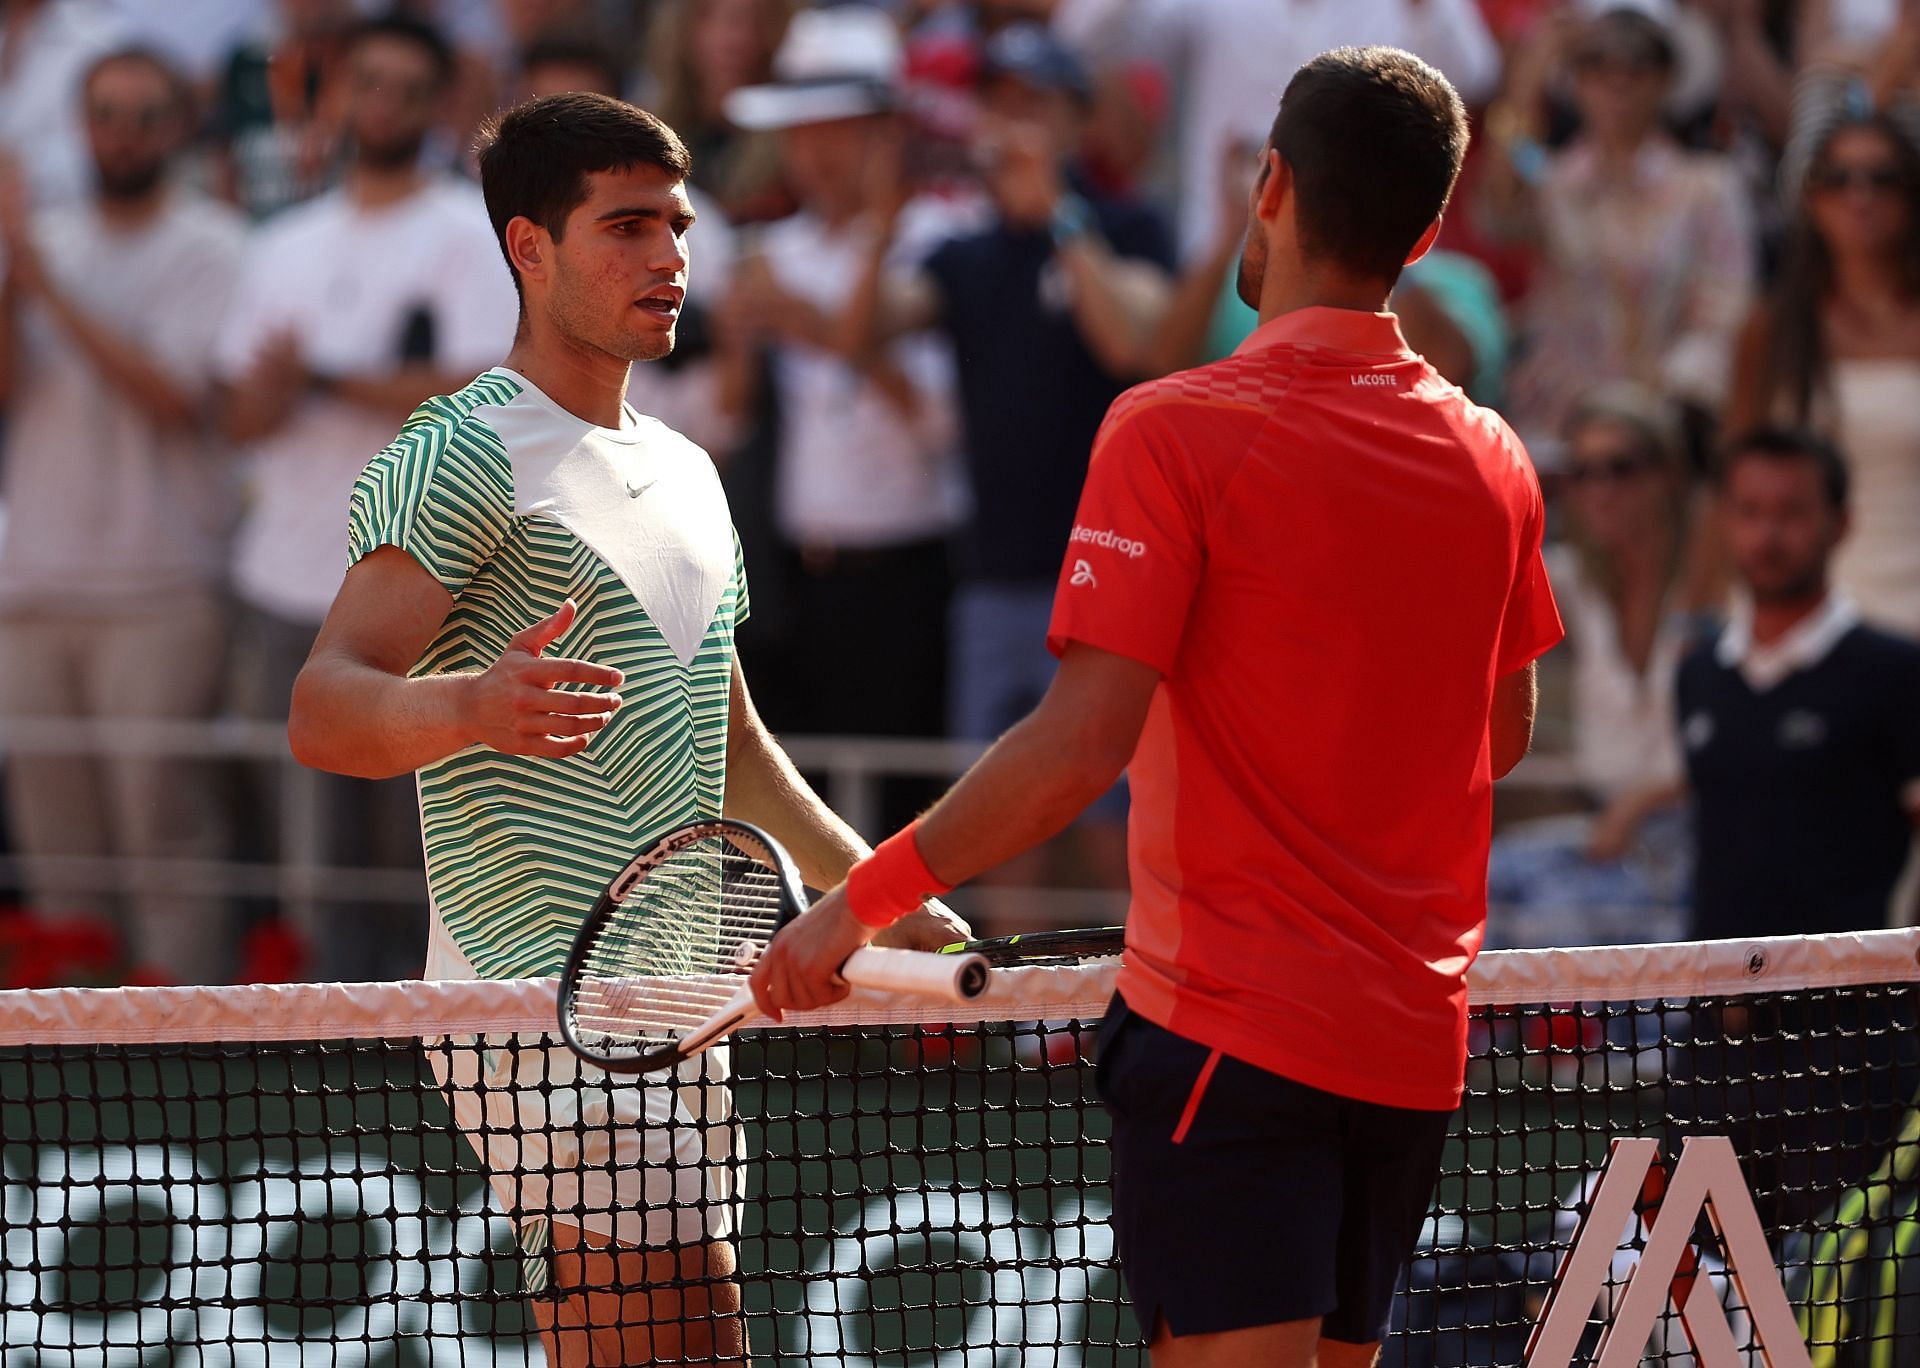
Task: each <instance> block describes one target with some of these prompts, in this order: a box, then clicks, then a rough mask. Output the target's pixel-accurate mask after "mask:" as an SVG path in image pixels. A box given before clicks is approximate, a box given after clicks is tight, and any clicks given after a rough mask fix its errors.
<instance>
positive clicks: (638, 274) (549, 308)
mask: <svg viewBox="0 0 1920 1368" xmlns="http://www.w3.org/2000/svg"><path fill="white" fill-rule="evenodd" d="M587 186H588V191H587V199H586V202H585V203H584V204H581V205H580V206H578V207H577V208H576V209H574V211H573V212H572V213H571V214H569V215H568V216H567V221H566V225H565V229H564V231H563V232H562V233H561V235H560V237H559V238H558V239H557V240H556V239H554V238H552V237H550V236H548V235H547V233H546V232H545V231H544V230H542V229H540V228H539V227H537V226H535V225H531V224H529V223H528V221H527V220H525V219H516V220H514V223H515V225H523V226H524V227H523V231H530V232H531V234H532V235H533V242H532V246H533V249H534V253H535V256H536V257H537V260H536V261H535V262H533V263H532V264H531V265H526V264H523V265H522V268H521V269H522V280H523V287H524V289H525V290H526V301H527V309H528V312H529V313H534V312H536V311H544V313H545V315H546V317H547V319H548V321H549V322H550V323H551V324H552V325H553V327H554V329H555V330H556V331H557V332H558V333H559V334H560V335H561V336H562V337H563V338H565V339H566V340H568V341H569V342H571V343H574V344H577V345H579V346H583V347H587V348H590V349H592V350H594V351H597V352H601V353H604V354H606V355H609V356H615V357H619V358H620V359H622V360H626V361H654V360H658V359H659V358H660V357H663V356H665V355H667V354H668V353H669V352H671V351H672V350H673V342H674V329H675V327H676V326H677V325H678V323H679V321H680V307H681V304H682V303H683V302H684V301H685V298H686V292H687V267H688V253H687V231H688V230H689V229H690V228H691V227H692V226H693V206H692V204H691V203H689V202H688V199H687V188H686V184H685V183H684V182H683V181H680V180H678V179H676V178H675V177H674V175H673V173H672V172H670V171H665V170H662V169H661V168H660V167H657V166H646V165H640V166H632V167H628V168H627V169H625V170H623V171H602V172H597V173H595V174H593V175H591V176H589V177H587Z"/></svg>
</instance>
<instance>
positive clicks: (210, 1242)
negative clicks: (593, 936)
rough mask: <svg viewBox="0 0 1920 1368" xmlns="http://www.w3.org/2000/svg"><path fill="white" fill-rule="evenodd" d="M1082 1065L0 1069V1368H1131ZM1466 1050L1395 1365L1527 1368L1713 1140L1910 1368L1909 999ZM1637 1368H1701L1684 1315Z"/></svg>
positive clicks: (361, 1058)
mask: <svg viewBox="0 0 1920 1368" xmlns="http://www.w3.org/2000/svg"><path fill="white" fill-rule="evenodd" d="M1087 972H1090V973H1091V972H1096V971H1092V970H1089V971H1087ZM233 991H234V992H236V993H244V992H246V991H248V990H233ZM1093 1036H1094V1027H1093V1024H1092V1023H1091V1022H1045V1023H1042V1022H1036V1021H1005V1022H990V1023H986V1024H982V1025H968V1026H938V1025H932V1026H875V1027H857V1028H833V1029H827V1030H821V1029H816V1030H810V1031H797V1032H788V1031H768V1032H761V1033H755V1034H751V1035H746V1036H742V1037H741V1038H740V1039H739V1040H738V1041H737V1042H736V1043H735V1044H734V1046H733V1047H732V1050H731V1057H730V1060H729V1061H728V1064H729V1066H730V1077H728V1078H725V1079H722V1078H721V1077H720V1076H719V1071H718V1069H717V1068H710V1069H709V1070H708V1071H707V1072H706V1073H705V1074H704V1075H703V1076H701V1077H698V1078H696V1077H694V1076H693V1075H691V1074H689V1075H687V1076H684V1077H682V1078H681V1079H679V1080H677V1081H676V1083H675V1084H674V1085H672V1086H671V1087H668V1088H664V1089H656V1090H654V1091H653V1092H651V1093H647V1092H644V1091H637V1090H633V1089H628V1088H624V1087H616V1088H612V1089H609V1088H607V1087H605V1086H602V1085H601V1084H600V1083H599V1082H597V1081H595V1080H589V1081H587V1082H585V1083H583V1082H582V1081H580V1079H579V1077H578V1074H577V1069H576V1066H574V1065H573V1064H572V1063H571V1056H569V1055H566V1054H565V1053H564V1052H563V1051H559V1050H557V1049H555V1048H554V1044H553V1041H552V1040H551V1039H540V1038H537V1037H534V1036H531V1035H522V1036H514V1037H505V1036H501V1037H487V1038H484V1039H482V1038H477V1037H471V1036H465V1037H453V1038H431V1037H429V1038H417V1039H411V1040H386V1041H324V1042H319V1043H300V1044H283V1043H247V1042H239V1043H235V1042H226V1043H219V1042H207V1043H188V1044H166V1045H87V1046H62V1047H58V1048H49V1047H40V1046H18V1047H9V1048H5V1049H4V1050H0V1139H3V1140H4V1149H3V1150H0V1180H3V1182H4V1188H3V1189H0V1306H3V1307H4V1309H3V1310H0V1368H26V1366H27V1365H43V1364H44V1365H58V1366H60V1368H65V1366H66V1365H83V1364H84V1365H106V1364H112V1365H118V1364H127V1365H136V1364H137V1365H142V1366H143V1368H144V1366H145V1365H157V1364H183V1365H184V1364H195V1365H200V1364H206V1365H226V1364H254V1363H263V1364H264V1363H271V1364H274V1365H280V1364H303V1363H326V1364H342V1365H361V1364H366V1365H416V1364H442V1363H445V1364H456V1363H457V1364H490V1363H522V1362H531V1363H540V1362H543V1361H545V1360H544V1358H543V1348H542V1338H543V1335H545V1336H546V1337H548V1338H549V1340H550V1342H552V1343H553V1344H554V1345H555V1346H556V1347H557V1348H558V1350H559V1352H560V1353H561V1355H562V1361H564V1362H567V1363H569V1364H572V1363H582V1364H584V1363H606V1364H617V1363H630V1362H642V1363H644V1362H648V1361H688V1362H717V1363H737V1362H741V1361H743V1359H744V1358H745V1356H746V1355H747V1354H750V1355H751V1360H752V1362H754V1363H758V1364H767V1363H792V1364H802V1363H811V1364H857V1365H867V1364H890V1365H899V1364H909V1365H920V1364H926V1365H932V1364H941V1365H946V1364H954V1365H963V1366H965V1368H975V1366H976V1365H977V1366H978V1368H1001V1366H1002V1365H1016V1364H1017V1365H1030V1364H1040V1365H1058V1366H1060V1368H1065V1365H1105V1364H1121V1363H1128V1364H1131V1363H1140V1362H1143V1361H1144V1359H1145V1355H1144V1352H1143V1351H1142V1350H1141V1349H1140V1347H1139V1332H1138V1327H1137V1326H1136V1324H1135V1323H1134V1320H1133V1318H1132V1316H1131V1314H1130V1312H1129V1311H1128V1309H1127V1307H1126V1302H1125V1295H1124V1285H1123V1282H1122V1279H1121V1275H1120V1272H1119V1269H1118V1265H1117V1260H1116V1257H1115V1251H1114V1247H1113V1239H1112V1235H1111V1230H1110V1224H1109V1220H1108V1215H1109V1212H1110V1210H1111V1201H1112V1197H1111V1191H1110V1188H1109V1173H1110V1170H1109V1163H1108V1157H1107V1154H1106V1151H1105V1148H1104V1145H1103V1138H1104V1136H1105V1135H1106V1133H1107V1123H1106V1118H1105V1115H1104V1113H1103V1112H1102V1110H1101V1108H1100V1105H1099V1103H1098V1101H1097V1100H1096V1098H1095V1096H1094V1079H1093V1066H1092V1063H1091V1059H1092V1053H1093ZM1471 1050H1472V1058H1471V1062H1470V1064H1469V1072H1468V1083H1469V1096H1468V1100H1467V1102H1466V1104H1465V1105H1464V1106H1463V1107H1462V1109H1461V1111H1460V1112H1459V1114H1458V1115H1457V1117H1456V1118H1455V1124H1454V1135H1453V1138H1452V1140H1451V1141H1450V1142H1449V1145H1448V1149H1447V1154H1446V1160H1445V1163H1444V1168H1443V1173H1442V1176H1441V1180H1440V1183H1439V1186H1438V1188H1437V1190H1436V1193H1435V1198H1434V1207H1433V1212H1432V1216H1431V1219H1430V1220H1429V1222H1428V1224H1427V1227H1426V1229H1425V1231H1424V1233H1423V1237H1422V1242H1421V1248H1420V1250H1419V1252H1418V1254H1417V1255H1416V1257H1415V1259H1414V1261H1413V1263H1412V1265H1411V1266H1410V1268H1409V1270H1408V1273H1407V1276H1406V1280H1405V1284H1404V1286H1403V1289H1402V1292H1401V1295H1400V1296H1399V1297H1398V1299H1397V1301H1396V1307H1395V1312H1394V1320H1393V1332H1392V1335H1391V1337H1390V1339H1389V1341H1388V1343H1387V1345H1386V1349H1385V1354H1384V1362H1385V1363H1387V1364H1390V1365H1469V1364H1471V1365H1487V1364H1510V1363H1511V1364H1517V1363H1521V1362H1522V1361H1523V1360H1524V1356H1525V1350H1526V1345H1527V1338H1528V1334H1529V1332H1530V1330H1531V1329H1532V1327H1533V1325H1534V1322H1535V1320H1536V1319H1537V1316H1538V1312H1539V1309H1540V1306H1541V1304H1542V1301H1543V1299H1544V1297H1545V1295H1546V1292H1547V1290H1548V1288H1549V1286H1550V1285H1551V1281H1552V1277H1553V1273H1554V1268H1555V1265H1556V1263H1557V1261H1558V1259H1559V1257H1560V1256H1561V1254H1562V1253H1563V1251H1564V1250H1565V1248H1566V1245H1567V1243H1568V1241H1569V1240H1570V1239H1571V1238H1572V1234H1573V1231H1574V1229H1575V1226H1576V1225H1577V1221H1578V1216H1579V1213H1580V1209H1581V1207H1582V1204H1583V1203H1584V1202H1585V1201H1586V1200H1587V1199H1588V1197H1589V1196H1590V1194H1591V1191H1592V1188H1593V1184H1594V1182H1595V1179H1596V1175H1597V1174H1598V1172H1599V1169H1600V1166H1601V1164H1602V1162H1603V1161H1604V1160H1605V1158H1606V1155H1607V1147H1608V1144H1609V1142H1610V1141H1611V1140H1612V1139H1614V1138H1618V1137H1627V1136H1640V1137H1648V1138H1651V1139H1654V1140H1657V1141H1658V1142H1659V1143H1660V1146H1661V1151H1662V1153H1663V1154H1664V1155H1666V1157H1667V1160H1668V1163H1669V1164H1671V1163H1672V1162H1673V1161H1674V1160H1675V1159H1676V1158H1677V1156H1678V1154H1679V1152H1680V1147H1681V1144H1682V1142H1683V1140H1684V1139H1685V1138H1686V1137H1688V1136H1699V1135H1715V1136H1726V1137H1729V1138H1730V1139H1731V1140H1732V1142H1733V1144H1734V1146H1735V1149H1736V1151H1737V1153H1738V1156H1739V1160H1740V1163H1741V1166H1742V1169H1743V1171H1744V1174H1745V1177H1746V1179H1747V1181H1748V1184H1749V1185H1750V1187H1751V1190H1752V1198H1753V1201H1754V1203H1755V1206H1756V1208H1757V1210H1758V1214H1759V1217H1760V1221H1761V1223H1762V1226H1763V1227H1764V1230H1765V1232H1766V1236H1767V1240H1768V1242H1769V1245H1770V1252H1771V1254H1772V1257H1773V1259H1774V1260H1775V1262H1776V1264H1777V1266H1778V1269H1779V1273H1778V1275H1777V1276H1779V1277H1781V1278H1782V1279H1783V1280H1784V1285H1785V1289H1786V1292H1787V1295H1788V1298H1789V1300H1790V1301H1791V1303H1792V1306H1793V1309H1794V1312H1795V1315H1796V1317H1797V1319H1798V1322H1799V1328H1800V1330H1801V1331H1802V1333H1803V1334H1804V1335H1805V1337H1806V1339H1807V1340H1808V1342H1809V1345H1810V1352H1811V1358H1812V1362H1813V1364H1814V1365H1816V1368H1829V1366H1831V1368H1840V1366H1841V1365H1859V1368H1899V1365H1909V1364H1920V1120H1916V1113H1915V1112H1914V1111H1913V1110H1912V1104H1913V1102H1914V1099H1915V1097H1916V1094H1920V1034H1917V1033H1916V1029H1915V1001H1914V990H1913V989H1912V988H1911V987H1910V986H1907V985H1896V984H1866V985H1858V986H1849V987H1840V988H1817V989H1798V990H1776V991H1768V992H1765V993H1755V994H1742V995H1738V996H1729V997H1697V998H1692V999H1671V1000H1663V1001H1642V1002H1614V1003H1607V1004H1588V1005H1574V1004H1557V1005H1553V1004H1544V1003H1543V1004H1530V1005H1521V1006H1501V1007H1479V1008H1476V1009H1475V1010H1474V1013H1473V1018H1472V1028H1471ZM443 1080H446V1081H448V1082H450V1083H451V1084H452V1085H453V1087H452V1090H451V1091H449V1090H448V1088H447V1087H446V1086H444V1085H443ZM463 1133H464V1136H463ZM477 1153H486V1154H487V1155H488V1156H489V1157H490V1160H491V1162H492V1164H493V1166H494V1169H495V1172H494V1173H493V1174H492V1175H491V1177H489V1175H488V1174H487V1173H486V1172H484V1171H483V1170H482V1168H481V1166H480V1163H479V1161H478V1160H477V1158H476V1154H477ZM509 1169H511V1170H512V1171H508V1170H509ZM510 1209H511V1210H512V1211H513V1212H514V1214H513V1215H512V1216H509V1214H508V1212H509V1210H510ZM548 1218H550V1220H549V1219H548ZM1194 1219H1196V1220H1209V1221H1217V1222H1220V1223H1222V1225H1224V1224H1225V1223H1228V1222H1231V1221H1233V1220H1234V1219H1235V1213H1234V1212H1233V1210H1232V1209H1231V1208H1230V1206H1229V1207H1228V1208H1225V1209H1222V1210H1220V1211H1217V1212H1211V1213H1207V1212H1197V1213H1195V1215H1194ZM1629 1224H1630V1227H1632V1223H1629ZM1696 1227H1697V1228H1696V1230H1695V1232H1694V1234H1695V1239H1694V1241H1693V1244H1694V1247H1695V1249H1696V1250H1697V1251H1698V1265H1697V1272H1696V1273H1695V1276H1696V1277H1704V1278H1707V1279H1709V1280H1711V1281H1712V1283H1713V1286H1714V1287H1715V1288H1716V1290H1718V1291H1720V1292H1722V1294H1723V1301H1724V1302H1725V1304H1726V1307H1727V1310H1726V1316H1727V1319H1728V1322H1729V1324H1730V1326H1731V1328H1732V1331H1733V1335H1734V1341H1735V1343H1736V1344H1739V1345H1741V1346H1743V1349H1744V1351H1745V1356H1744V1357H1743V1358H1742V1362H1743V1363H1746V1362H1752V1363H1756V1364H1757V1363H1759V1362H1761V1360H1760V1358H1759V1357H1758V1356H1757V1355H1756V1354H1755V1353H1754V1350H1755V1348H1756V1346H1755V1334H1754V1331H1753V1328H1752V1322H1751V1319H1750V1318H1749V1317H1748V1316H1747V1314H1746V1308H1745V1307H1744V1306H1743V1305H1742V1304H1741V1298H1740V1296H1739V1294H1738V1293H1737V1291H1736V1290H1735V1289H1734V1287H1733V1284H1732V1281H1731V1280H1730V1279H1729V1277H1728V1270H1727V1268H1726V1262H1727V1251H1726V1249H1725V1248H1724V1247H1723V1246H1722V1244H1721V1242H1720V1240H1719V1238H1718V1237H1717V1235H1716V1233H1715V1230H1714V1228H1713V1225H1712V1223H1711V1222H1710V1221H1708V1220H1706V1219H1704V1218H1703V1219H1700V1220H1698V1221H1697V1222H1696ZM1273 1237H1274V1238H1278V1239H1284V1238H1285V1237H1286V1233H1285V1231H1275V1232H1273ZM1645 1238H1646V1231H1645V1229H1644V1227H1632V1228H1629V1229H1627V1230H1623V1231H1621V1232H1620V1234H1619V1238H1618V1240H1617V1244H1618V1249H1617V1250H1616V1251H1615V1252H1614V1254H1613V1261H1612V1268H1611V1271H1610V1273H1609V1276H1608V1281H1607V1288H1606V1291H1605V1293H1603V1295H1602V1296H1601V1298H1600V1300H1599V1302H1598V1304H1597V1305H1596V1307H1595V1308H1594V1313H1593V1317H1592V1323H1591V1325H1590V1326H1589V1327H1588V1328H1587V1330H1586V1332H1585V1339H1584V1341H1583V1344H1582V1347H1581V1349H1580V1351H1579V1352H1578V1353H1577V1354H1576V1356H1575V1359H1574V1361H1575V1362H1582V1363H1584V1362H1588V1361H1589V1360H1590V1358H1591V1355H1592V1352H1593V1346H1594V1343H1595V1341H1596V1339H1597V1337H1598V1334H1599V1328H1600V1325H1601V1324H1602V1322H1603V1320H1604V1319H1605V1317H1606V1316H1607V1314H1608V1312H1609V1310H1610V1308H1611V1306H1612V1305H1613V1303H1614V1302H1615V1301H1616V1300H1617V1298H1618V1295H1619V1293H1620V1291H1621V1289H1622V1288H1623V1287H1624V1286H1625V1285H1626V1282H1627V1280H1628V1278H1629V1276H1630V1275H1631V1274H1632V1273H1633V1272H1634V1269H1635V1264H1636V1260H1637V1258H1638V1254H1639V1250H1640V1248H1641V1247H1642V1245H1643V1244H1644V1241H1645ZM609 1239H612V1240H614V1241H615V1242H616V1243H617V1244H631V1245H636V1246H646V1247H649V1248H647V1252H644V1253H640V1254H629V1255H625V1256H616V1255H615V1254H613V1253H609V1251H608V1249H607V1248H606V1243H607V1241H608V1240H609ZM730 1260H737V1271H736V1270H735V1269H734V1268H732V1267H730V1265H729V1261H730ZM1660 1276H1662V1277H1668V1276H1670V1274H1668V1273H1665V1272H1662V1273H1661V1274H1660ZM743 1344H744V1346H745V1347H744V1348H743V1347H742V1346H743ZM1645 1358H1646V1360H1647V1361H1649V1362H1655V1363H1662V1364H1674V1365H1680V1364H1691V1363H1693V1362H1694V1361H1695V1359H1694V1357H1693V1355H1692V1352H1691V1349H1690V1345H1689V1340H1688V1338H1687V1336H1686V1334H1685V1333H1684V1331H1683V1330H1682V1328H1681V1326H1680V1323H1679V1320H1678V1318H1677V1316H1676V1315H1675V1314H1674V1312H1673V1311H1672V1309H1671V1307H1669V1308H1668V1309H1667V1311H1666V1313H1665V1314H1663V1316H1662V1318H1661V1319H1660V1321H1659V1322H1658V1324H1657V1325H1656V1328H1655V1331H1654V1334H1653V1337H1652V1339H1651V1340H1650V1341H1649V1343H1648V1345H1647V1346H1646V1349H1645Z"/></svg>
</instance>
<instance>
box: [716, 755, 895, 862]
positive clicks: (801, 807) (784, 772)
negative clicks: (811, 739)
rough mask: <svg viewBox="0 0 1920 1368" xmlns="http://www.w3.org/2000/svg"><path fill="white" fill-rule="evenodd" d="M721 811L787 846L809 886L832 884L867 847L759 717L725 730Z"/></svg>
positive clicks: (865, 851)
mask: <svg viewBox="0 0 1920 1368" xmlns="http://www.w3.org/2000/svg"><path fill="white" fill-rule="evenodd" d="M726 815H727V816H729V817H733V818H736V819H738V820H740V821H742V822H751V823H752V824H753V825H755V826H757V827H762V828H764V829H765V830H766V832H767V833H768V834H769V835H771V836H772V837H773V838H774V839H775V840H776V841H778V842H780V844H781V845H783V846H785V847H786V848H787V853H788V854H790V855H792V856H793V860H794V863H795V864H796V865H797V866H799V869H800V877H801V878H802V879H804V880H806V882H807V885H808V886H809V887H811V888H832V887H833V886H834V885H836V884H838V883H839V882H840V881H841V880H842V879H844V878H846V876H847V870H848V869H850V868H852V867H853V863H854V861H856V860H858V859H859V858H860V857H861V856H863V855H865V854H866V853H867V851H868V849H869V847H868V845H867V843H866V842H865V841H863V840H862V839H861V838H860V833H859V832H857V831H855V830H854V829H853V828H852V827H850V826H848V825H847V824H846V823H845V822H843V821H842V820H841V819H840V817H839V815H838V814H837V813H835V812H834V811H833V809H832V808H830V807H828V806H827V804H826V802H825V800H824V799H822V798H821V797H820V795H819V794H817V793H815V792H814V791H813V786H812V785H810V784H809V783H807V781H806V779H805V777H804V776H803V775H801V773H800V771H799V770H797V769H795V768H794V765H793V761H792V760H791V759H790V758H789V757H788V755H787V752H786V749H785V748H784V747H782V746H781V744H780V743H779V742H778V741H776V740H774V738H773V737H772V736H771V735H769V734H768V732H767V730H766V727H765V726H764V725H763V724H762V723H761V722H760V720H759V718H758V717H752V718H750V719H747V720H746V721H745V722H744V724H742V722H741V721H740V720H738V719H736V720H735V721H733V722H731V723H730V724H729V728H728V732H727V802H726Z"/></svg>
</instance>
